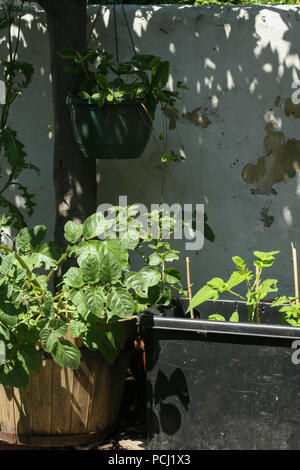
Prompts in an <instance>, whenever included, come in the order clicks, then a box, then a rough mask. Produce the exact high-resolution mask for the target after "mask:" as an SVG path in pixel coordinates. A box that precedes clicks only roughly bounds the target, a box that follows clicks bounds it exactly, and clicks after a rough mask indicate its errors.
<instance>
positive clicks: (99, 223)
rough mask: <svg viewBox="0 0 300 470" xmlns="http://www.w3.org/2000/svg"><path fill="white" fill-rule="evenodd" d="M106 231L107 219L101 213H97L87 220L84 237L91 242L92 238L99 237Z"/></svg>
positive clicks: (84, 225)
mask: <svg viewBox="0 0 300 470" xmlns="http://www.w3.org/2000/svg"><path fill="white" fill-rule="evenodd" d="M106 230H107V222H106V221H105V217H104V216H103V214H102V213H101V212H97V213H96V214H93V215H91V216H90V217H88V218H87V219H86V220H85V222H84V224H83V229H82V235H83V238H84V239H85V240H89V239H91V238H96V237H99V236H100V235H102V234H103V233H104V232H105V231H106Z"/></svg>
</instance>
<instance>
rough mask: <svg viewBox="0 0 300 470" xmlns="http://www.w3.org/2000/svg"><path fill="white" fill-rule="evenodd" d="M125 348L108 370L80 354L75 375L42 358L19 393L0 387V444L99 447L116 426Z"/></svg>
mask: <svg viewBox="0 0 300 470" xmlns="http://www.w3.org/2000/svg"><path fill="white" fill-rule="evenodd" d="M134 325H135V322H134ZM131 348H132V346H131V342H129V343H128V344H127V346H126V348H124V350H123V351H122V352H121V353H120V355H119V356H118V358H117V359H116V361H115V362H114V364H113V365H111V364H109V363H108V362H107V361H106V360H105V359H104V358H103V357H102V356H101V354H100V353H93V352H90V351H86V353H84V354H83V356H82V360H81V364H80V367H79V369H78V370H76V371H73V370H70V369H66V368H62V367H60V366H59V365H57V364H56V363H55V362H54V361H53V360H52V359H45V360H44V361H43V367H42V369H40V370H39V371H32V372H31V373H30V379H29V385H28V387H27V388H26V389H25V390H22V389H18V388H4V387H3V386H2V385H0V440H1V441H4V442H6V443H10V444H19V445H25V446H32V447H35V448H36V447H41V448H42V447H72V446H79V445H82V444H88V443H100V442H103V440H105V439H106V438H108V437H109V436H110V435H111V434H112V432H113V430H114V428H115V425H116V423H117V419H118V414H119V409H120V406H121V401H122V395H123V389H124V384H125V377H126V371H127V367H128V363H129V359H130V353H131Z"/></svg>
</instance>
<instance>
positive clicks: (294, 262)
mask: <svg viewBox="0 0 300 470" xmlns="http://www.w3.org/2000/svg"><path fill="white" fill-rule="evenodd" d="M291 246H292V255H293V266H294V285H295V297H296V304H298V303H299V282H298V266H297V250H296V248H295V247H294V245H293V242H291Z"/></svg>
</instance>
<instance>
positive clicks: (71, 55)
mask: <svg viewBox="0 0 300 470" xmlns="http://www.w3.org/2000/svg"><path fill="white" fill-rule="evenodd" d="M58 53H59V55H60V57H62V58H63V59H76V58H78V53H77V52H76V51H74V50H72V49H62V50H60V51H59V52H58Z"/></svg>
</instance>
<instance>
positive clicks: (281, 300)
mask: <svg viewBox="0 0 300 470" xmlns="http://www.w3.org/2000/svg"><path fill="white" fill-rule="evenodd" d="M288 303H289V299H288V298H287V297H286V296H280V297H278V298H277V299H275V300H273V302H272V304H271V307H280V306H281V305H284V304H288Z"/></svg>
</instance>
